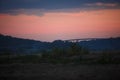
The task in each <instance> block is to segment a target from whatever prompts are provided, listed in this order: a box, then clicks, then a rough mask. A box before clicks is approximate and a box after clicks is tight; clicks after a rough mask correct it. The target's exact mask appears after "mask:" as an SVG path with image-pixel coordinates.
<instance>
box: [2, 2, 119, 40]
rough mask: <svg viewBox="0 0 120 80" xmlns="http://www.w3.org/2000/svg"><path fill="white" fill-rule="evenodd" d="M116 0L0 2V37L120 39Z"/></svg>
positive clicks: (117, 3)
mask: <svg viewBox="0 0 120 80" xmlns="http://www.w3.org/2000/svg"><path fill="white" fill-rule="evenodd" d="M119 15H120V1H119V0H109V1H108V0H91V1H87V0H20V1H16V0H6V1H4V0H1V1H0V34H4V35H10V36H14V37H18V38H25V39H34V40H40V41H48V42H51V41H54V40H59V39H60V40H67V39H79V38H110V37H119V36H120V16H119Z"/></svg>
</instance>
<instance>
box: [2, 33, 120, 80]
mask: <svg viewBox="0 0 120 80" xmlns="http://www.w3.org/2000/svg"><path fill="white" fill-rule="evenodd" d="M107 41H109V39H108V40H107V39H104V40H102V42H104V43H101V40H91V41H82V42H78V43H72V42H65V41H61V40H57V41H54V42H52V43H49V42H39V41H34V40H27V39H19V38H13V37H10V36H3V35H0V80H120V49H119V46H120V45H119V43H120V39H119V38H116V39H111V40H110V41H109V42H107ZM94 42H95V43H94ZM98 45H100V46H98ZM102 45H103V48H104V49H103V48H101V47H102ZM104 45H105V47H106V49H105V47H104ZM108 45H109V47H108ZM112 45H113V46H112ZM95 46H96V47H95ZM111 48H112V49H111Z"/></svg>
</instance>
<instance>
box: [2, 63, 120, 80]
mask: <svg viewBox="0 0 120 80" xmlns="http://www.w3.org/2000/svg"><path fill="white" fill-rule="evenodd" d="M0 80H120V65H117V64H116V65H115V64H114V65H113V64H106V65H99V64H97V65H83V64H81V65H80V64H79V65H78V64H76V65H75V64H49V63H41V64H20V63H19V64H1V65H0Z"/></svg>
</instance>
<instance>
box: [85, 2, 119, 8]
mask: <svg viewBox="0 0 120 80" xmlns="http://www.w3.org/2000/svg"><path fill="white" fill-rule="evenodd" d="M85 5H86V6H98V7H117V6H119V4H118V3H102V2H97V3H87V4H85Z"/></svg>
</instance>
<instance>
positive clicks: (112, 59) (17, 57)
mask: <svg viewBox="0 0 120 80" xmlns="http://www.w3.org/2000/svg"><path fill="white" fill-rule="evenodd" d="M11 63H52V64H69V63H70V64H120V53H119V52H109V51H103V52H100V53H93V52H89V50H88V49H86V48H83V47H80V46H79V45H77V44H76V43H73V44H71V46H70V47H68V48H66V49H64V48H58V47H55V48H53V49H50V50H43V51H42V52H40V53H37V54H29V55H26V54H12V53H8V52H7V53H3V54H1V55H0V64H11Z"/></svg>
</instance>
